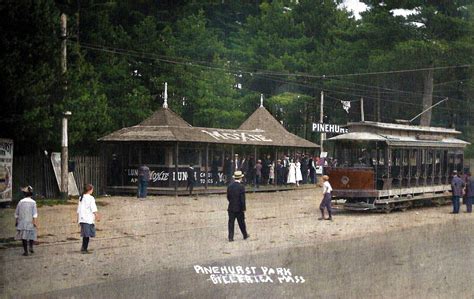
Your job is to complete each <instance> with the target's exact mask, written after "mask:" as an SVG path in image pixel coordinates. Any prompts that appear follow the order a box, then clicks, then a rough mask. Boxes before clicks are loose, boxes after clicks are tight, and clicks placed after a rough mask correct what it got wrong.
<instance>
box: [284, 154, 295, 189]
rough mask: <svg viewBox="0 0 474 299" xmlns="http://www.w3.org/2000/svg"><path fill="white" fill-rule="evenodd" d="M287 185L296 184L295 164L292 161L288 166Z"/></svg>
mask: <svg viewBox="0 0 474 299" xmlns="http://www.w3.org/2000/svg"><path fill="white" fill-rule="evenodd" d="M286 182H287V183H288V184H296V164H295V162H294V161H293V159H291V160H290V164H289V166H288V179H287V181H286Z"/></svg>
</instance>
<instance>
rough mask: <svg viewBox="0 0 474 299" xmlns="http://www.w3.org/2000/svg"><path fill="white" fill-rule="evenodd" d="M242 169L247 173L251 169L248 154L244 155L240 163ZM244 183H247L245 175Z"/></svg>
mask: <svg viewBox="0 0 474 299" xmlns="http://www.w3.org/2000/svg"><path fill="white" fill-rule="evenodd" d="M240 171H242V173H243V174H244V175H245V174H246V173H247V172H248V171H249V161H248V159H247V157H246V156H242V161H241V163H240ZM242 183H244V184H247V183H248V182H247V181H246V180H245V177H243V178H242Z"/></svg>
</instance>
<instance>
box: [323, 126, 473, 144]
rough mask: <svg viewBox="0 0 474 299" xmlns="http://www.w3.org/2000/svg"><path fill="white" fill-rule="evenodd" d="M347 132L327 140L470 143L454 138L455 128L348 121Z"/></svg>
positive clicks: (396, 142) (391, 142) (389, 142)
mask: <svg viewBox="0 0 474 299" xmlns="http://www.w3.org/2000/svg"><path fill="white" fill-rule="evenodd" d="M347 127H348V128H349V133H346V134H341V135H338V136H335V137H332V138H329V139H328V140H334V141H342V140H346V141H379V142H385V143H387V144H388V145H392V146H411V147H415V146H416V147H456V148H460V147H465V146H466V145H468V144H470V143H469V142H466V141H464V140H461V139H457V138H455V136H456V135H459V134H460V133H461V132H459V131H456V130H455V129H446V128H439V127H426V126H414V125H402V124H389V123H380V122H357V123H348V124H347Z"/></svg>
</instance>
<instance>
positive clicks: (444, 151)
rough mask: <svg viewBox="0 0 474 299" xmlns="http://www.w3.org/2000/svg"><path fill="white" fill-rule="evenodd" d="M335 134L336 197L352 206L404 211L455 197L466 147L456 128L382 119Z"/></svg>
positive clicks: (328, 171)
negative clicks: (456, 174) (455, 175)
mask: <svg viewBox="0 0 474 299" xmlns="http://www.w3.org/2000/svg"><path fill="white" fill-rule="evenodd" d="M347 128H348V129H349V133H346V134H341V135H338V136H335V137H332V138H330V139H328V140H330V141H332V142H333V143H334V144H333V145H334V152H333V157H334V160H333V165H332V166H330V167H328V168H327V169H326V174H328V175H329V178H330V179H329V180H330V183H331V185H332V187H333V198H335V199H345V204H344V205H345V208H346V209H349V210H379V211H384V212H390V211H392V210H393V209H401V210H404V209H406V208H408V207H411V206H412V205H413V204H414V203H417V202H420V201H425V200H431V201H435V202H436V203H441V202H443V201H444V200H445V199H447V198H449V197H450V196H451V186H450V183H451V179H452V173H453V171H454V170H456V171H458V172H461V171H463V162H464V161H463V160H464V148H465V147H466V145H468V144H469V143H468V142H465V141H463V140H460V139H457V138H456V136H457V135H459V134H460V132H459V131H456V130H454V129H446V128H438V127H424V126H414V125H404V124H388V123H380V122H370V121H365V122H357V123H349V124H348V125H347Z"/></svg>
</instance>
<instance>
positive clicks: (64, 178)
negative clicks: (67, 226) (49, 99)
mask: <svg viewBox="0 0 474 299" xmlns="http://www.w3.org/2000/svg"><path fill="white" fill-rule="evenodd" d="M61 39H62V41H61V76H62V81H63V82H62V83H63V102H64V100H65V98H66V90H67V79H66V72H67V16H66V14H65V13H62V14H61ZM70 115H71V112H70V111H66V112H64V114H63V118H62V138H61V190H60V191H61V198H62V199H65V200H67V199H68V196H69V188H68V185H69V184H68V183H69V170H68V160H69V157H68V156H69V155H68V140H67V139H68V138H67V118H68V116H70Z"/></svg>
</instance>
